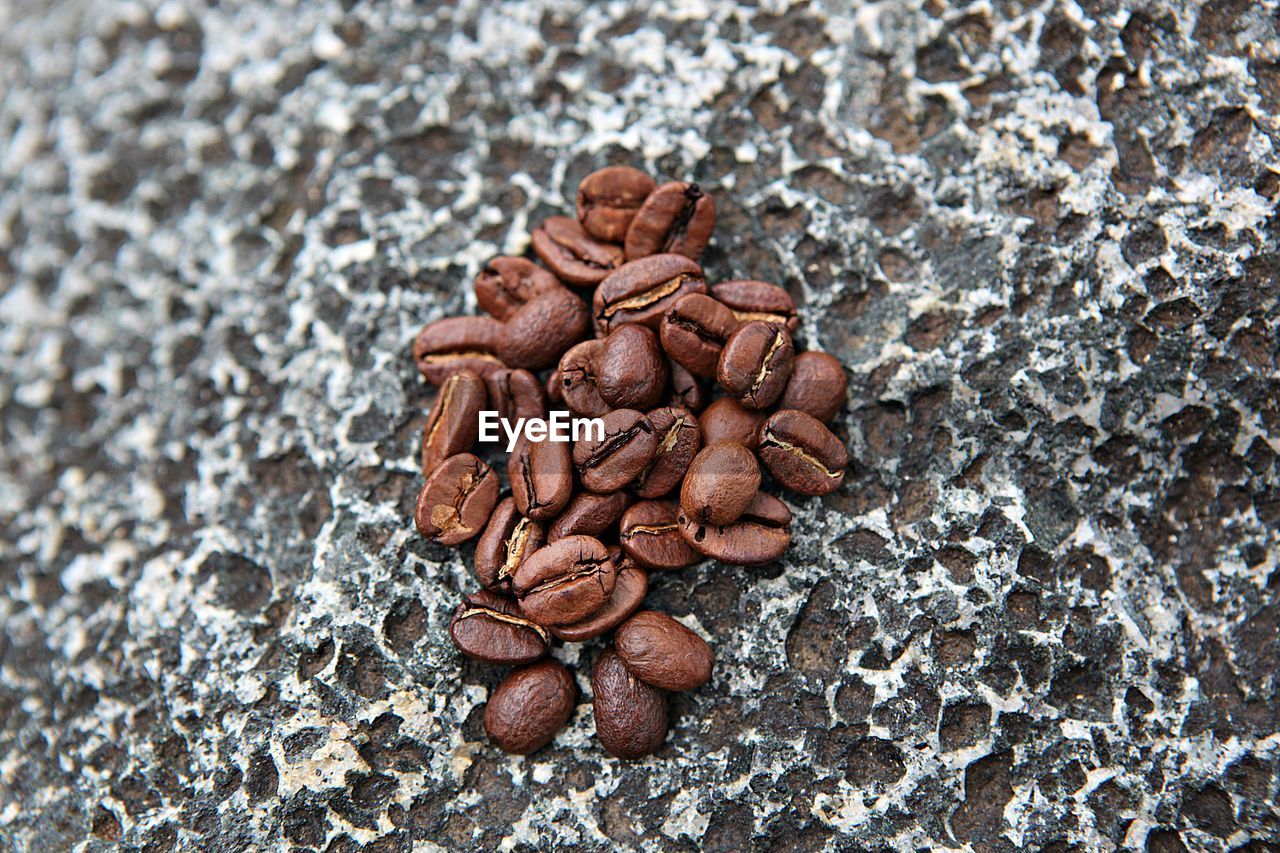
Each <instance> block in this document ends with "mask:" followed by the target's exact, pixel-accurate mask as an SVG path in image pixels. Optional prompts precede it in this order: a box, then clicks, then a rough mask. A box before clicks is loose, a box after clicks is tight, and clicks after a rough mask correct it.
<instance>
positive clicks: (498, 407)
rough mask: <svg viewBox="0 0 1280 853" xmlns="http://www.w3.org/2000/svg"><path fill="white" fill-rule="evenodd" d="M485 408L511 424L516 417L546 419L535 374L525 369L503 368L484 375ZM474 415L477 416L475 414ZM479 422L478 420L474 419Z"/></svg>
mask: <svg viewBox="0 0 1280 853" xmlns="http://www.w3.org/2000/svg"><path fill="white" fill-rule="evenodd" d="M484 385H485V389H486V390H487V391H488V392H489V408H490V409H492V410H493V411H495V412H497V413H498V416H499V417H501V418H506V419H507V420H509V421H511V422H512V423H515V422H516V421H517V420H519V419H520V418H526V419H528V418H546V416H547V399H546V395H545V393H544V391H543V388H542V383H541V382H539V381H538V377H536V376H534V375H533V374H532V373H530V372H529V371H527V370H512V369H511V368H509V367H504V368H502V369H501V370H494V371H492V372H491V373H489V374H488V375H487V376H485V378H484ZM477 418H478V416H477ZM476 423H477V424H479V420H478V419H477V421H476Z"/></svg>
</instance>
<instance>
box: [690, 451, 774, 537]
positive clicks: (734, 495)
mask: <svg viewBox="0 0 1280 853" xmlns="http://www.w3.org/2000/svg"><path fill="white" fill-rule="evenodd" d="M759 488H760V465H759V463H757V462H756V457H755V455H754V454H752V452H751V451H750V450H747V449H746V448H745V447H743V446H742V445H741V444H737V443H736V442H732V441H722V442H720V443H719V444H711V445H708V446H706V447H703V448H702V449H701V450H699V451H698V455H697V456H695V457H693V462H691V463H689V470H688V472H686V473H685V476H684V485H683V486H682V487H681V488H680V507H681V509H683V510H684V512H685V514H686V515H687V516H689V517H690V518H692V519H694V520H696V521H699V522H702V523H704V524H712V525H715V526H717V527H723V526H724V525H726V524H729V523H730V522H732V521H733V520H734V519H736V518H737V517H738V516H740V515H742V513H743V511H744V510H746V508H747V505H748V504H750V503H751V499H752V498H753V497H755V494H756V491H757V490H758V489H759Z"/></svg>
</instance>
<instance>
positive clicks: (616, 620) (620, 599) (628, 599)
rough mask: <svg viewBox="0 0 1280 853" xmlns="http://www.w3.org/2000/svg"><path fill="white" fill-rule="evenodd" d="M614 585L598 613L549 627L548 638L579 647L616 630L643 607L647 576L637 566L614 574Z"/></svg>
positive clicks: (625, 568) (647, 582)
mask: <svg viewBox="0 0 1280 853" xmlns="http://www.w3.org/2000/svg"><path fill="white" fill-rule="evenodd" d="M617 575H618V582H617V583H616V584H615V585H614V587H613V595H611V596H609V600H608V601H606V602H605V603H604V604H603V605H602V606H601V607H600V609H599V610H597V611H596V612H595V614H593V615H592V616H589V617H588V618H587V619H585V620H583V621H582V622H575V623H574V624H572V625H558V626H552V627H551V628H549V629H548V630H549V631H550V632H551V634H552V635H553V636H555V637H557V638H559V639H561V640H564V641H565V642H566V643H581V642H583V641H585V640H590V639H592V638H594V637H599V636H600V635H601V634H606V633H608V632H609V631H612V630H613V629H614V628H616V627H618V625H620V624H621V623H622V621H623V620H624V619H626V618H627V617H628V616H630V615H631V614H632V613H635V612H636V610H638V609H639V608H640V605H641V604H642V603H644V595H645V593H646V592H647V591H648V589H649V576H648V575H647V574H645V571H644V569H642V568H640V567H639V566H636V565H633V564H632V563H627V564H626V565H623V566H622V567H621V568H620V569H618V571H617Z"/></svg>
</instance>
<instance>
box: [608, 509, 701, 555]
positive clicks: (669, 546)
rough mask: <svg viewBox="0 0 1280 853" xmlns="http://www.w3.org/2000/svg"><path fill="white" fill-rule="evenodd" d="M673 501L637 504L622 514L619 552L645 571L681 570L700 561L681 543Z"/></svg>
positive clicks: (681, 538)
mask: <svg viewBox="0 0 1280 853" xmlns="http://www.w3.org/2000/svg"><path fill="white" fill-rule="evenodd" d="M679 513H680V509H679V507H677V506H676V504H675V501H640V502H639V503H637V504H636V505H635V506H633V507H631V508H630V509H629V510H627V511H626V512H624V513H623V514H622V527H621V533H620V535H619V541H620V542H621V543H622V550H623V552H624V553H625V554H626V555H627V556H628V557H630V558H631V559H632V560H635V561H636V562H637V563H639V564H640V565H642V566H644V567H645V568H646V569H683V568H684V567H685V566H692V565H693V564H694V563H696V562H698V561H699V560H701V559H702V555H701V554H700V553H698V552H697V551H695V550H693V548H691V547H690V546H689V543H688V542H686V541H684V536H682V535H681V533H680V525H679V524H677V523H676V518H677V517H678V516H679Z"/></svg>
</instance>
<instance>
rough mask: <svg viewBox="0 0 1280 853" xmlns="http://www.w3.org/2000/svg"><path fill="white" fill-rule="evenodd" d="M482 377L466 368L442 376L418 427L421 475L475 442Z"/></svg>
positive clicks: (482, 398)
mask: <svg viewBox="0 0 1280 853" xmlns="http://www.w3.org/2000/svg"><path fill="white" fill-rule="evenodd" d="M488 397H489V395H488V392H487V391H486V390H485V387H484V380H482V379H481V378H480V377H479V376H477V375H476V374H474V373H472V372H471V371H470V370H459V371H458V372H457V373H454V374H451V375H450V376H449V377H448V378H447V379H445V381H444V384H443V385H441V386H440V393H439V394H436V401H435V403H433V404H432V406H431V414H429V415H427V424H426V426H425V427H423V428H422V475H423V476H424V477H430V476H431V472H433V471H435V470H436V468H437V467H439V465H440V463H441V462H443V461H444V460H446V459H448V458H449V457H450V456H453V455H455V454H458V453H466V452H467V451H469V450H471V448H472V447H474V446H475V443H476V439H477V438H478V437H479V434H480V410H481V409H483V408H484V407H485V404H486V403H487V401H488Z"/></svg>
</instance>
